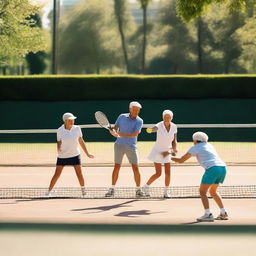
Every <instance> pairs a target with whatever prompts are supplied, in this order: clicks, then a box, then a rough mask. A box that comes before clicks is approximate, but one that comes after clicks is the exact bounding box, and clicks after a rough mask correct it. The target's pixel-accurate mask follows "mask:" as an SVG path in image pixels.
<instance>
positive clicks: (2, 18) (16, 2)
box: [0, 0, 46, 64]
mask: <svg viewBox="0 0 256 256" xmlns="http://www.w3.org/2000/svg"><path fill="white" fill-rule="evenodd" d="M38 12H40V8H39V6H36V5H32V4H31V3H30V1H29V0H0V45H1V47H0V62H1V63H5V64H6V63H7V62H8V60H10V59H13V58H14V59H21V58H22V57H23V56H24V55H26V54H27V53H29V52H34V53H35V52H37V51H42V50H45V48H46V45H45V37H44V34H43V32H42V30H41V29H40V28H39V27H34V26H32V25H33V24H34V22H35V21H34V19H31V18H30V17H31V16H32V15H35V14H36V13H38Z"/></svg>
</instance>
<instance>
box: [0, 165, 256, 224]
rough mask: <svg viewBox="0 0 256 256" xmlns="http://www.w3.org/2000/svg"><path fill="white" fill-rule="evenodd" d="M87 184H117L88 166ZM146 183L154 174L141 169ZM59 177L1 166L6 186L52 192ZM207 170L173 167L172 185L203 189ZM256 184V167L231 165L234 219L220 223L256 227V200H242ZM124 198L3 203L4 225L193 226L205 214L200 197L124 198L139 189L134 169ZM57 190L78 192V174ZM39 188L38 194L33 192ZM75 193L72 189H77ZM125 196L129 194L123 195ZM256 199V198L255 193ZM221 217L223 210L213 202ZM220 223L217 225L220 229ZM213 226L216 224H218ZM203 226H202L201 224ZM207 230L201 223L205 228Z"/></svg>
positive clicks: (68, 174) (123, 182) (125, 179)
mask: <svg viewBox="0 0 256 256" xmlns="http://www.w3.org/2000/svg"><path fill="white" fill-rule="evenodd" d="M83 170H84V174H85V180H86V185H87V186H88V189H91V190H92V193H94V194H96V195H97V193H98V190H99V188H106V189H107V188H108V186H109V185H110V182H111V173H112V167H84V168H83ZM140 171H141V178H142V184H145V182H146V181H147V179H148V178H149V176H151V174H152V173H153V171H154V170H153V168H152V167H141V169H140ZM53 172H54V168H53V167H0V187H1V188H6V187H11V188H28V187H30V188H32V189H31V190H32V193H33V192H34V193H36V190H37V189H38V188H47V186H48V184H49V181H50V178H51V176H52V174H53ZM202 173H203V169H202V168H201V167H199V166H177V165H175V166H173V168H172V186H178V187H180V188H181V190H184V193H190V191H188V192H187V191H186V188H187V187H188V186H198V184H199V182H200V178H201V176H202ZM255 180H256V172H255V166H229V167H228V175H227V179H226V181H225V184H224V185H225V186H234V188H236V189H237V190H235V189H234V188H233V187H230V188H231V189H230V190H231V192H232V191H233V193H234V194H233V196H234V197H235V198H232V199H225V204H226V208H227V209H228V211H229V214H230V220H228V221H221V222H219V221H218V222H217V221H215V223H217V224H256V217H255V216H256V200H255V198H254V199H253V198H250V197H249V198H236V197H238V195H241V196H242V191H240V190H239V186H241V185H245V186H248V185H251V186H252V187H254V185H255ZM163 184H164V176H163V177H160V178H159V179H158V180H156V181H155V183H154V186H155V187H163ZM117 185H118V187H120V189H123V190H121V192H120V199H104V197H101V198H98V199H82V198H69V199H45V200H44V199H36V198H34V199H32V198H27V199H26V198H24V199H22V198H20V199H15V198H13V199H2V200H1V206H2V207H1V222H45V223H48V222H52V223H55V222H64V223H123V224H124V223H131V224H132V223H144V224H146V223H151V224H152V223H155V224H186V223H193V222H194V221H195V218H196V217H198V215H200V214H201V213H202V211H203V209H202V206H201V202H200V199H199V198H189V199H177V198H176V199H168V200H164V199H163V198H160V197H159V198H156V199H136V198H135V196H134V198H132V197H131V198H127V199H126V198H123V199H121V198H122V195H123V196H125V195H126V194H125V192H126V191H125V190H124V188H125V187H134V181H133V174H132V171H131V169H130V168H129V167H123V168H122V170H121V172H120V177H119V180H118V184H117ZM57 187H64V188H65V190H66V191H69V189H71V188H74V187H76V188H78V187H79V186H78V181H77V179H76V177H75V174H74V170H73V169H72V168H71V167H66V168H65V169H64V171H63V174H62V176H61V177H60V180H59V181H58V183H57ZM33 188H34V189H33ZM71 193H72V190H71ZM122 193H124V194H122ZM253 196H254V197H255V193H254V194H253ZM211 203H212V209H213V212H214V213H215V214H217V213H218V209H217V207H216V206H215V204H214V203H213V202H211ZM215 223H214V224H215ZM214 224H213V225H214ZM197 225H198V224H197ZM200 225H201V224H200Z"/></svg>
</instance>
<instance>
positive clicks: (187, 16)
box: [176, 0, 248, 22]
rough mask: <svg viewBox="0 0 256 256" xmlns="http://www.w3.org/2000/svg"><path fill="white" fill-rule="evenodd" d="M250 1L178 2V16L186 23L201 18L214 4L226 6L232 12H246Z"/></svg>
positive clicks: (203, 0) (192, 0) (205, 0)
mask: <svg viewBox="0 0 256 256" xmlns="http://www.w3.org/2000/svg"><path fill="white" fill-rule="evenodd" d="M247 1H248V0H189V1H187V0H177V6H176V9H177V14H178V16H179V17H180V18H181V19H182V20H183V21H184V22H189V21H190V20H192V19H194V18H198V17H199V16H201V15H202V14H203V13H204V12H205V10H206V9H207V7H209V6H210V5H212V4H216V3H218V4H225V5H226V6H227V8H228V10H230V11H237V10H245V7H246V3H247Z"/></svg>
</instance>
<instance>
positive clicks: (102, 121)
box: [95, 111, 112, 131]
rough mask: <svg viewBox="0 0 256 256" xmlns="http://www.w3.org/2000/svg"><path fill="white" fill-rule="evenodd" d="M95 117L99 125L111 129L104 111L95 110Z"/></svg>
mask: <svg viewBox="0 0 256 256" xmlns="http://www.w3.org/2000/svg"><path fill="white" fill-rule="evenodd" d="M95 119H96V121H97V123H98V124H99V125H100V126H101V127H103V128H105V129H107V130H109V131H112V127H111V125H110V123H109V121H108V118H107V117H106V115H105V114H104V113H102V112H101V111H97V112H95Z"/></svg>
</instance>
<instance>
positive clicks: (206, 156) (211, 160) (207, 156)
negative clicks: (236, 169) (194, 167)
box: [188, 142, 226, 169]
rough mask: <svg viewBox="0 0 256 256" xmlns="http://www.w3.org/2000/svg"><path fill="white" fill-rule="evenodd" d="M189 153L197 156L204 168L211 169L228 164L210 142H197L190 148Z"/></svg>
mask: <svg viewBox="0 0 256 256" xmlns="http://www.w3.org/2000/svg"><path fill="white" fill-rule="evenodd" d="M188 153H189V154H190V155H192V156H195V157H196V158H197V161H198V163H199V164H200V165H201V166H202V167H203V168H204V169H209V168H211V167H213V166H226V164H225V163H224V162H223V161H222V160H221V159H220V157H219V155H218V154H217V152H216V150H215V148H214V147H213V146H212V145H211V144H210V143H207V142H200V143H197V144H195V145H194V146H192V147H191V148H190V149H189V150H188Z"/></svg>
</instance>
